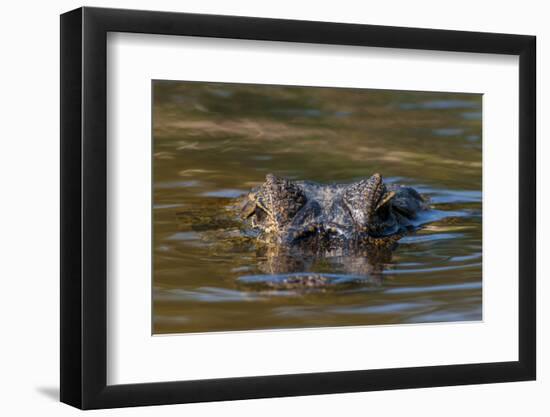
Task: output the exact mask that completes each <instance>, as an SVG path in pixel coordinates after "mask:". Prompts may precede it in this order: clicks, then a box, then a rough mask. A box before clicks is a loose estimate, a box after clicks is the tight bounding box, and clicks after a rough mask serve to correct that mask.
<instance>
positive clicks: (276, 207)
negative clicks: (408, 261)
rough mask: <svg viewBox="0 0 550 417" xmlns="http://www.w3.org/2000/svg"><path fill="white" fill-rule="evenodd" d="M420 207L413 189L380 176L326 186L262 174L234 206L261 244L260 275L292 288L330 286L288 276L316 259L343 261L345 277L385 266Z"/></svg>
mask: <svg viewBox="0 0 550 417" xmlns="http://www.w3.org/2000/svg"><path fill="white" fill-rule="evenodd" d="M427 209H429V205H428V204H427V201H426V200H425V199H424V198H423V197H422V196H421V195H420V194H419V193H418V192H417V191H416V190H414V189H413V188H411V187H405V186H399V185H386V184H385V183H384V181H383V179H382V177H381V176H380V174H374V175H372V176H371V177H369V178H366V179H363V180H360V181H358V182H354V183H352V184H330V185H324V184H318V183H315V182H309V181H291V180H288V179H285V178H280V177H276V176H275V175H272V174H269V175H267V177H266V181H265V182H264V183H263V184H262V185H261V186H260V187H258V188H256V189H254V190H252V191H251V192H250V193H249V194H248V195H247V196H245V197H244V199H243V201H242V203H241V215H242V217H243V218H244V219H246V220H247V221H248V222H249V225H250V226H251V227H252V228H253V229H254V230H256V232H257V236H258V239H259V241H260V242H262V243H263V245H262V246H263V252H264V253H265V257H266V259H267V261H266V262H265V265H264V267H263V269H264V271H265V272H266V273H270V274H282V273H284V274H287V278H286V280H285V279H283V280H282V281H281V283H282V284H283V286H284V285H286V286H288V285H291V286H292V287H299V286H301V285H304V286H307V287H310V286H312V285H326V284H327V282H330V280H327V279H326V277H323V276H320V275H318V274H303V276H296V275H288V274H289V273H292V272H295V271H304V270H307V269H308V267H307V265H308V263H311V262H313V261H314V260H316V259H319V258H320V257H322V258H324V259H327V260H328V261H329V262H331V261H333V262H339V261H340V260H341V259H343V258H345V259H346V260H347V262H346V265H345V268H346V270H347V271H348V272H349V273H352V274H354V275H357V276H362V277H364V276H368V275H370V276H372V275H373V273H374V272H377V271H380V270H381V269H382V268H383V265H384V264H385V263H387V262H389V260H390V259H391V252H392V250H393V249H394V248H395V245H396V242H397V241H398V240H399V239H400V238H401V237H402V236H403V235H404V233H405V232H407V231H408V230H411V229H412V228H414V225H415V222H414V221H415V219H416V218H417V216H418V214H419V213H420V212H422V211H424V210H427ZM350 259H353V262H349V260H350ZM277 285H278V284H277ZM274 286H276V285H274Z"/></svg>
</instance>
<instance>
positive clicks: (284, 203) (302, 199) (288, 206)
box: [256, 174, 307, 226]
mask: <svg viewBox="0 0 550 417" xmlns="http://www.w3.org/2000/svg"><path fill="white" fill-rule="evenodd" d="M256 198H257V206H258V207H259V208H260V209H262V210H263V211H265V212H266V214H267V215H268V216H270V217H271V218H272V219H273V220H274V221H275V222H276V223H277V224H278V225H279V226H284V225H286V224H288V223H289V222H290V221H291V220H292V218H293V217H294V216H295V215H296V214H297V213H298V211H300V209H301V208H302V207H303V206H304V205H305V204H306V201H307V198H306V196H305V193H304V191H303V190H302V189H301V188H300V186H299V185H297V184H295V183H294V182H292V181H289V180H287V179H285V178H280V177H276V176H275V175H273V174H268V175H267V176H266V181H265V183H264V184H263V185H262V186H261V187H260V189H259V190H258V193H257V195H256Z"/></svg>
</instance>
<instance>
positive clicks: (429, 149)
mask: <svg viewBox="0 0 550 417" xmlns="http://www.w3.org/2000/svg"><path fill="white" fill-rule="evenodd" d="M481 118H482V113H481V95H477V94H457V93H439V92H411V91H389V90H364V89H338V88H311V87H285V86H260V85H246V84H224V83H199V82H172V81H154V82H153V242H152V247H153V277H152V279H153V311H152V314H153V333H156V334H159V333H187V332H209V331H231V330H257V329H281V328H305V327H324V326H350V325H376V324H399V323H426V322H449V321H470V320H481V319H482V239H481V238H482V192H481V187H482V159H481V157H482V155H481V151H482V138H481ZM375 172H379V173H380V174H382V176H383V177H384V179H385V181H388V182H395V183H399V184H406V185H410V186H413V187H414V188H415V189H416V190H417V191H419V192H421V193H422V194H424V195H426V196H427V197H429V198H430V201H431V205H432V208H433V211H431V212H430V213H429V214H428V215H427V217H426V218H424V219H423V221H422V225H421V227H420V228H419V229H418V230H417V231H415V232H414V233H411V234H409V235H408V236H406V237H404V238H403V239H401V240H400V242H399V245H398V247H397V248H396V249H395V250H394V251H393V253H391V256H390V257H388V258H387V259H384V260H383V261H382V262H381V264H380V265H378V266H379V268H377V273H376V274H375V275H374V274H373V276H369V274H368V273H365V276H364V277H363V278H364V282H363V283H362V284H361V285H355V286H344V287H338V286H334V287H328V288H320V289H316V288H312V289H308V290H303V289H284V288H276V287H275V288H273V287H270V286H269V285H256V284H258V283H259V284H262V283H270V282H272V281H273V280H276V279H278V278H279V277H278V276H276V274H275V275H274V274H269V273H266V268H265V264H266V262H272V261H273V260H272V259H270V255H269V254H266V253H265V251H260V250H259V248H258V246H257V245H256V243H255V241H254V239H253V238H251V237H250V236H249V235H248V234H247V233H246V230H243V226H242V224H241V222H240V221H238V219H237V218H236V217H235V216H234V215H233V213H232V212H231V211H229V210H228V207H229V206H231V204H233V203H234V201H235V200H234V199H235V198H237V197H239V196H241V195H243V194H245V193H246V192H248V191H249V190H250V189H251V188H252V187H254V186H257V185H259V184H261V183H262V182H263V181H264V179H265V175H266V174H267V173H274V174H277V175H281V176H285V177H288V178H291V179H300V180H304V179H305V180H313V181H318V182H321V183H348V182H352V181H355V180H358V179H360V178H364V177H366V176H370V175H371V174H373V173H375ZM329 261H331V260H323V259H320V260H317V262H315V263H313V264H307V266H304V265H301V266H299V267H297V268H298V269H296V270H294V271H292V272H293V273H296V274H298V275H299V274H300V273H306V272H310V271H316V272H319V273H322V274H325V275H326V276H327V277H329V278H331V279H336V280H338V279H340V280H343V281H344V282H345V281H346V279H347V278H348V276H347V275H349V272H346V271H347V269H345V268H342V267H341V266H342V265H343V264H345V263H346V262H352V261H354V260H353V259H346V258H343V259H338V262H329ZM300 268H303V269H304V270H301V269H300ZM351 278H354V279H356V278H357V277H351ZM251 283H252V284H255V285H250V284H251Z"/></svg>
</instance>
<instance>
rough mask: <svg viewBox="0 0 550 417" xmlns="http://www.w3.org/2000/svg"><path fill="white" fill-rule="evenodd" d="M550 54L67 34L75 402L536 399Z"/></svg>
mask: <svg viewBox="0 0 550 417" xmlns="http://www.w3.org/2000/svg"><path fill="white" fill-rule="evenodd" d="M535 66H536V65H535V37H532V36H524V35H509V34H494V33H475V32H460V31H447V30H431V29H415V28H402V27H387V26H371V25H356V24H341V23H327V22H311V21H292V20H276V19H263V18H251V17H236V16H214V15H197V14H184V13H167V12H152V11H136V10H117V9H100V8H87V7H86V8H80V9H77V10H74V11H71V12H68V13H66V14H63V15H62V16H61V401H63V402H65V403H67V404H70V405H73V406H75V407H79V408H82V409H91V408H110V407H124V406H139V405H155V404H173V403H188V402H200V401H217V400H234V399H247V398H263V397H279V396H297V395H312V394H326V393H343V392H354V391H371V390H387V389H400V388H418V387H434V386H445V385H462V384H480V383H494V382H506V381H522V380H533V379H535V375H536V351H535V345H536V343H535V341H536V331H535V329H536V317H535V300H536V297H535V292H536V288H535V245H536V240H535V236H536V223H535V219H536V216H535V214H536V213H535V200H536V195H535V170H536V168H535V161H536V158H535V103H536V99H535Z"/></svg>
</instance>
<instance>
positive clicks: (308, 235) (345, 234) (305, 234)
mask: <svg viewBox="0 0 550 417" xmlns="http://www.w3.org/2000/svg"><path fill="white" fill-rule="evenodd" d="M351 233H352V232H351V230H350V228H349V227H344V226H342V225H338V224H334V223H328V224H324V223H314V224H308V225H305V226H303V227H295V228H292V229H290V230H289V231H288V232H287V233H286V234H285V235H286V236H285V237H284V238H283V241H285V242H286V243H291V244H292V243H297V242H299V241H309V240H316V241H326V242H332V241H338V240H339V239H349V238H350V236H351Z"/></svg>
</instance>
